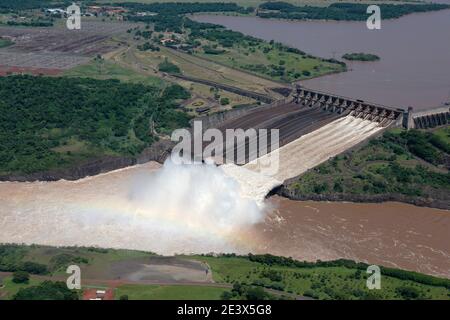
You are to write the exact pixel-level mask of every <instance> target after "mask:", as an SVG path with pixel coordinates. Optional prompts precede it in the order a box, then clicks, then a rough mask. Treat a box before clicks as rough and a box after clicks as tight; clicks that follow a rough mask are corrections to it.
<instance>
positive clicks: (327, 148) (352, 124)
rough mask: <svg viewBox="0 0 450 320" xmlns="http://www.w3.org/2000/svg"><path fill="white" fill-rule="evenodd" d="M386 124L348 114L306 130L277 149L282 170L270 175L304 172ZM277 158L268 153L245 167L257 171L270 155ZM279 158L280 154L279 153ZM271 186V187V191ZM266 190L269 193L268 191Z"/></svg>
mask: <svg viewBox="0 0 450 320" xmlns="http://www.w3.org/2000/svg"><path fill="white" fill-rule="evenodd" d="M381 129H382V128H381V127H379V126H378V124H377V123H376V122H371V121H369V120H363V119H359V118H355V117H353V116H346V117H344V118H340V119H337V120H335V121H333V122H331V123H329V124H327V125H325V126H323V127H321V128H319V129H317V130H315V131H313V132H311V133H308V134H305V135H303V136H302V137H300V138H299V139H297V140H294V141H292V142H291V143H288V144H286V145H284V146H283V147H281V148H280V149H279V150H277V151H276V152H277V154H278V159H279V160H278V170H277V171H276V172H274V173H272V174H270V177H272V178H274V179H276V180H278V181H284V180H286V179H289V178H293V177H295V176H298V175H300V174H302V173H303V172H305V171H307V170H308V169H311V168H313V167H315V166H317V165H318V164H320V163H322V162H324V161H326V160H328V159H329V158H331V157H334V156H336V155H338V154H339V153H341V152H343V151H345V150H347V149H349V148H351V147H353V146H355V145H356V144H358V143H360V142H361V141H363V140H365V139H367V138H368V137H370V136H371V135H373V134H374V133H376V132H378V131H379V130H381ZM270 157H272V158H274V156H273V155H272V154H270V153H269V154H267V155H265V156H263V157H261V158H259V159H256V160H254V161H252V162H250V163H248V164H247V165H245V166H244V167H245V168H246V169H249V170H253V171H255V172H259V171H261V172H262V173H264V172H265V170H261V169H260V167H261V166H260V164H261V162H264V161H265V160H266V161H267V159H266V158H270ZM275 158H276V157H275ZM269 191H270V190H267V192H269ZM267 192H266V193H267Z"/></svg>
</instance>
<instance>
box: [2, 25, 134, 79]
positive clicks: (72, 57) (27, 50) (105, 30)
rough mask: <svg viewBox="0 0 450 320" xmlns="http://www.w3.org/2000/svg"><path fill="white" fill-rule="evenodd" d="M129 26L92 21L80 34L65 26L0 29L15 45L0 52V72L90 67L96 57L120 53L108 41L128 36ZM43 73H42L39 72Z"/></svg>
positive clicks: (114, 45) (4, 27) (113, 44)
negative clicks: (3, 70) (126, 32)
mask: <svg viewBox="0 0 450 320" xmlns="http://www.w3.org/2000/svg"><path fill="white" fill-rule="evenodd" d="M129 27H130V25H129V24H126V23H108V22H94V21H92V22H91V21H89V22H85V23H84V24H83V28H82V29H81V30H76V31H70V30H68V29H66V28H64V27H62V26H58V27H52V28H24V27H6V26H0V35H2V36H3V37H8V39H11V41H13V42H14V45H11V46H8V47H7V48H2V49H1V50H0V70H1V69H2V68H8V67H19V68H29V71H30V72H33V70H35V69H37V68H38V69H61V70H65V69H69V68H72V67H75V66H77V65H80V64H83V63H87V62H88V61H89V60H90V59H91V58H93V57H95V56H96V55H101V54H104V53H107V52H110V51H113V50H115V49H117V47H118V44H117V43H114V42H111V41H109V39H111V37H112V36H113V35H117V34H120V33H122V32H125V31H126V30H127V29H128V28H129ZM40 71H41V72H42V70H40Z"/></svg>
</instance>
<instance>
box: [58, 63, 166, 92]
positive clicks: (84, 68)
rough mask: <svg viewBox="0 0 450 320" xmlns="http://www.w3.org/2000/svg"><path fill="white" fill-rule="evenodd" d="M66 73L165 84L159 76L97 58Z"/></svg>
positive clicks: (67, 74) (157, 84) (156, 84)
mask: <svg viewBox="0 0 450 320" xmlns="http://www.w3.org/2000/svg"><path fill="white" fill-rule="evenodd" d="M64 75H65V76H68V77H82V78H94V79H99V80H105V79H118V80H120V81H124V82H131V83H142V84H145V85H149V86H156V87H160V86H162V84H163V80H161V79H160V78H158V77H153V76H147V75H144V74H141V73H138V72H136V71H134V70H131V69H129V68H124V67H122V66H120V65H118V64H116V63H114V62H111V61H108V60H103V59H95V60H93V61H91V62H90V63H88V64H84V65H80V66H77V67H75V68H72V69H70V70H67V71H66V72H65V73H64Z"/></svg>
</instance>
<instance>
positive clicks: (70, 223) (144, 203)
mask: <svg viewBox="0 0 450 320" xmlns="http://www.w3.org/2000/svg"><path fill="white" fill-rule="evenodd" d="M225 168H226V167H225ZM238 170H241V171H245V169H239V168H238ZM231 171H233V170H232V169H231ZM231 171H230V170H229V172H231ZM233 172H234V171H233ZM253 175H254V176H258V175H257V174H254V173H253ZM241 176H242V175H241ZM250 176H251V174H250ZM247 177H249V175H247ZM254 197H256V198H257V195H255V194H248V193H246V192H244V191H243V190H242V188H241V186H240V185H239V183H238V182H237V181H236V180H235V179H234V178H232V177H230V176H229V175H227V174H226V173H225V171H224V170H223V169H222V168H221V167H216V166H215V165H211V164H195V165H194V164H193V165H175V164H173V163H172V162H170V161H168V162H166V163H165V164H164V166H163V167H161V168H160V166H159V165H156V164H154V163H149V164H145V165H140V166H134V167H130V168H127V169H122V170H117V171H115V172H110V173H107V174H102V175H98V176H95V177H90V178H86V179H81V180H78V181H64V180H61V181H57V182H34V183H17V182H3V183H0V201H1V204H2V205H1V206H0V230H1V232H0V243H2V242H15V243H38V244H47V245H85V246H91V245H96V246H101V247H114V248H130V249H141V250H150V251H154V252H157V253H161V254H174V253H191V252H247V251H246V248H248V246H247V244H245V243H240V242H239V241H240V240H239V234H240V230H241V229H242V228H246V227H248V226H251V225H254V224H256V223H259V222H262V221H263V220H264V218H265V211H264V204H263V203H262V198H261V199H260V200H259V201H256V200H255V198H254Z"/></svg>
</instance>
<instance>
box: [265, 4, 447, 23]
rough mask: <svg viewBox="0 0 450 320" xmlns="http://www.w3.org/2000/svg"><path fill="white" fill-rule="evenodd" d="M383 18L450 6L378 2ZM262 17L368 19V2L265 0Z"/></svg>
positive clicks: (398, 16)
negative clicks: (323, 3)
mask: <svg viewBox="0 0 450 320" xmlns="http://www.w3.org/2000/svg"><path fill="white" fill-rule="evenodd" d="M377 5H378V6H379V7H380V9H381V12H382V13H383V19H395V18H400V17H401V16H404V15H406V14H410V13H414V12H428V11H436V10H444V9H448V8H450V5H447V4H435V3H427V4H386V3H380V4H377ZM259 9H261V10H259V11H258V14H257V15H258V16H259V17H261V18H276V19H293V20H356V21H364V20H366V19H367V12H366V11H367V4H362V3H332V4H330V5H329V6H328V7H314V6H296V5H293V4H291V3H287V2H282V1H273V2H265V3H263V4H261V5H260V6H259Z"/></svg>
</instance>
